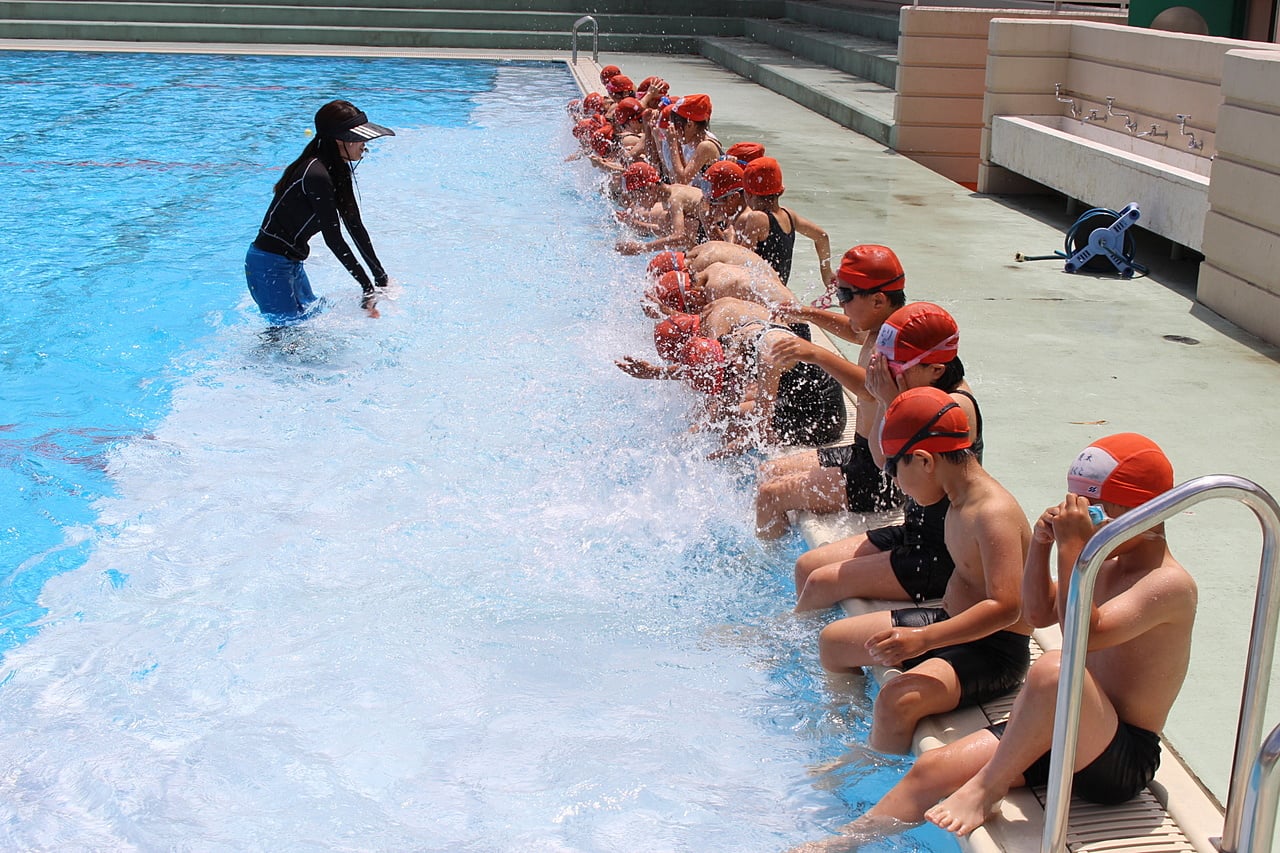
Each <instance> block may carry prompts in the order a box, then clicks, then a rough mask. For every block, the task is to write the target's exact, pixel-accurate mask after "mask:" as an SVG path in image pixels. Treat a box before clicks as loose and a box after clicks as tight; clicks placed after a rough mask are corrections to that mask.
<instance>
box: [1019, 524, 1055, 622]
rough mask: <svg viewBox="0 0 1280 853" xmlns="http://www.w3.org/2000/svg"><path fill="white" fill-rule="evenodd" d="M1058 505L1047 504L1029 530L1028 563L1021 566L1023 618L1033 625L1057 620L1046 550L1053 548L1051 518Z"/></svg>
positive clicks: (1053, 588)
mask: <svg viewBox="0 0 1280 853" xmlns="http://www.w3.org/2000/svg"><path fill="white" fill-rule="evenodd" d="M1057 509H1058V508H1057V507H1049V508H1048V509H1046V510H1045V511H1044V512H1043V513H1042V514H1041V516H1040V518H1039V520H1037V521H1036V526H1035V527H1034V528H1033V529H1032V531H1031V545H1030V547H1029V548H1028V549H1027V562H1026V564H1025V565H1024V566H1023V568H1022V618H1023V619H1026V620H1027V622H1029V623H1030V624H1031V625H1032V626H1034V627H1036V628H1044V627H1047V626H1049V625H1056V624H1057V623H1058V585H1057V584H1056V583H1055V582H1054V580H1053V578H1052V577H1050V576H1049V552H1050V551H1052V550H1053V519H1054V517H1055V516H1056V515H1057Z"/></svg>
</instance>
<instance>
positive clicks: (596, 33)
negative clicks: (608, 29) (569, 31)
mask: <svg viewBox="0 0 1280 853" xmlns="http://www.w3.org/2000/svg"><path fill="white" fill-rule="evenodd" d="M583 24H590V25H591V61H592V62H599V61H600V25H599V24H598V23H596V19H595V18H593V17H591V16H590V15H583V16H582V17H581V18H579V19H578V20H576V21H574V22H573V64H574V65H577V64H578V29H579V28H580V27H581V26H582V25H583Z"/></svg>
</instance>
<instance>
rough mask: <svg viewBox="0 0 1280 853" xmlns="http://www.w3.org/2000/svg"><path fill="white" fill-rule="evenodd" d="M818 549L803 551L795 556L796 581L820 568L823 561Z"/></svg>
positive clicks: (803, 578) (804, 578)
mask: <svg viewBox="0 0 1280 853" xmlns="http://www.w3.org/2000/svg"><path fill="white" fill-rule="evenodd" d="M818 551H819V549H816V548H815V549H814V550H812V551H805V552H804V553H803V554H801V555H800V556H799V557H797V558H796V581H797V582H802V581H804V580H806V579H807V578H808V577H809V576H810V575H812V574H813V573H814V572H816V571H817V570H818V569H820V568H822V567H823V566H824V565H825V563H824V562H823V560H822V557H821V556H820V555H819V553H818Z"/></svg>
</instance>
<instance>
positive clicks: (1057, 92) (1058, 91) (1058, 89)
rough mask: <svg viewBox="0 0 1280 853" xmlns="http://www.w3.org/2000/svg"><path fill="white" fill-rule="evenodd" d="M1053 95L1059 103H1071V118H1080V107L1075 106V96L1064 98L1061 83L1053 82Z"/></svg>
mask: <svg viewBox="0 0 1280 853" xmlns="http://www.w3.org/2000/svg"><path fill="white" fill-rule="evenodd" d="M1053 96H1054V97H1055V98H1057V100H1058V103H1060V104H1070V105H1071V117H1072V118H1080V108H1079V107H1077V106H1076V99H1075V98H1064V97H1062V84H1061V83H1054V84H1053Z"/></svg>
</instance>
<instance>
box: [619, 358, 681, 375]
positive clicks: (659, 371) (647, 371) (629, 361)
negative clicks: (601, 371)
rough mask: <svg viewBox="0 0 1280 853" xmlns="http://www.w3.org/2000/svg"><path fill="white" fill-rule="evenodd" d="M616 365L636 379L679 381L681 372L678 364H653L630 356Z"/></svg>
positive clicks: (621, 359)
mask: <svg viewBox="0 0 1280 853" xmlns="http://www.w3.org/2000/svg"><path fill="white" fill-rule="evenodd" d="M614 364H616V365H617V366H618V369H619V370H621V371H622V372H623V373H625V374H627V375H628V376H634V377H635V378H636V379H679V378H680V372H681V371H680V365H678V364H665V365H663V364H653V363H651V362H648V361H645V360H644V359H642V358H635V357H634V356H629V355H624V356H623V357H622V358H620V359H618V360H617V361H615V362H614Z"/></svg>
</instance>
